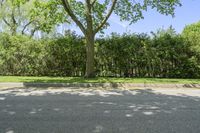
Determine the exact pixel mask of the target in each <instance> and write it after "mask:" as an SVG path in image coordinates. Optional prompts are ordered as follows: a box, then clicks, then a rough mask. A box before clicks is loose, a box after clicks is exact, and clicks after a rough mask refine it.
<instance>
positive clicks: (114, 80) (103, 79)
mask: <svg viewBox="0 0 200 133" xmlns="http://www.w3.org/2000/svg"><path fill="white" fill-rule="evenodd" d="M0 82H38V83H170V84H175V83H176V84H178V83H180V84H181V83H190V84H198V83H200V79H167V78H108V77H99V78H93V79H85V78H82V77H24V76H0Z"/></svg>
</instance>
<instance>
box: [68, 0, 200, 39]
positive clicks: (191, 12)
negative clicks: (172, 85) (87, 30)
mask: <svg viewBox="0 0 200 133" xmlns="http://www.w3.org/2000/svg"><path fill="white" fill-rule="evenodd" d="M181 3H182V6H181V7H177V8H176V10H175V17H174V18H173V17H172V16H165V15H161V14H159V13H158V12H156V11H155V10H152V9H150V10H148V11H147V12H144V19H142V20H139V21H137V22H136V23H134V24H132V25H129V22H124V21H123V22H121V21H120V20H119V18H118V16H116V15H112V16H111V17H110V18H109V20H108V22H109V23H110V27H109V28H107V29H106V30H105V34H106V35H109V34H110V33H112V32H116V33H119V34H123V33H125V32H129V33H150V32H151V31H156V30H157V29H159V28H164V29H166V28H168V27H169V26H170V25H172V27H173V28H175V30H176V31H177V33H181V32H182V30H183V28H184V27H185V26H186V25H188V24H192V23H195V22H198V21H200V0H181ZM69 29H71V30H74V31H75V32H76V33H77V34H81V31H80V30H79V29H78V27H76V26H69Z"/></svg>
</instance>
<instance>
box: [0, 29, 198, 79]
mask: <svg viewBox="0 0 200 133" xmlns="http://www.w3.org/2000/svg"><path fill="white" fill-rule="evenodd" d="M186 29H187V27H186ZM186 31H187V32H186ZM196 32H198V30H192V34H186V33H190V30H184V33H183V34H182V35H179V34H177V33H176V32H175V30H174V29H173V28H172V27H170V28H169V29H167V30H163V29H159V30H158V31H157V32H155V33H152V35H151V36H150V35H147V34H123V35H119V34H116V33H113V34H112V35H111V36H108V37H105V38H98V39H96V45H95V67H96V74H97V75H98V76H111V77H165V78H200V54H199V53H200V52H199V51H198V49H194V47H198V43H199V42H195V39H194V40H190V37H196V36H197V35H198V33H196ZM193 35H194V36H193ZM197 39H198V38H197ZM85 49H86V47H85V40H84V38H82V37H81V36H78V35H76V34H75V33H71V32H66V35H65V36H59V37H54V38H43V39H39V40H35V39H30V38H29V37H27V36H22V35H15V36H10V35H9V34H5V33H1V34H0V75H23V76H83V75H84V73H85V59H86V52H85Z"/></svg>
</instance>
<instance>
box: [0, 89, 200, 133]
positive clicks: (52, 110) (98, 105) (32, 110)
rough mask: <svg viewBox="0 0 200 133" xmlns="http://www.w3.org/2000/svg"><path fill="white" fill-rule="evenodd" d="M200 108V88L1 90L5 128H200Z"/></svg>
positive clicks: (195, 131) (12, 131) (138, 131)
mask: <svg viewBox="0 0 200 133" xmlns="http://www.w3.org/2000/svg"><path fill="white" fill-rule="evenodd" d="M197 91H198V92H193V93H194V94H199V92H200V91H199V90H197ZM199 110H200V94H199V95H196V96H192V95H190V94H185V93H180V92H176V93H175V92H174V93H173V94H171V95H169V94H166V93H165V92H162V91H154V90H152V89H146V90H134V91H128V90H110V91H106V90H92V89H87V90H86V89H85V90H78V91H76V90H73V89H72V90H70V89H56V90H46V89H44V90H37V89H20V88H19V89H16V88H15V89H12V88H9V89H7V90H2V91H0V132H1V133H36V132H42V133H66V132H69V133H101V132H103V133H142V132H148V133H161V132H162V133H171V132H177V133H199V132H200V127H199V123H200V112H199Z"/></svg>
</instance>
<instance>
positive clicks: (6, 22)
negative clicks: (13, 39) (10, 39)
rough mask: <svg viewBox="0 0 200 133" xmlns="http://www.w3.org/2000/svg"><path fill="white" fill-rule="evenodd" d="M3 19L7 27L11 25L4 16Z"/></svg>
mask: <svg viewBox="0 0 200 133" xmlns="http://www.w3.org/2000/svg"><path fill="white" fill-rule="evenodd" d="M3 21H4V23H5V24H7V25H8V26H9V27H11V25H10V23H9V22H8V21H7V20H6V19H5V18H3Z"/></svg>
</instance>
